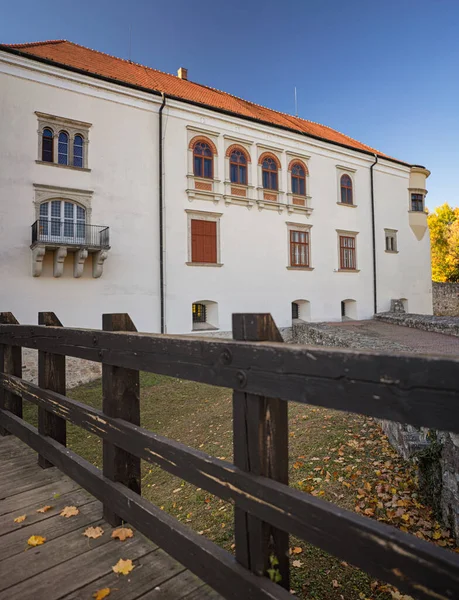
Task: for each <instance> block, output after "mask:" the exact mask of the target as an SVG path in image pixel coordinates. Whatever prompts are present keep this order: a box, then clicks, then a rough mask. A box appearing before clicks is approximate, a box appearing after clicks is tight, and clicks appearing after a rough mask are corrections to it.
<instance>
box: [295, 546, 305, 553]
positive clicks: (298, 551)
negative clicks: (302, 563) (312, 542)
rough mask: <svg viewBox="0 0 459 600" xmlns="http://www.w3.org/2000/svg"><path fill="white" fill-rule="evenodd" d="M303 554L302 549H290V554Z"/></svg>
mask: <svg viewBox="0 0 459 600" xmlns="http://www.w3.org/2000/svg"><path fill="white" fill-rule="evenodd" d="M302 552H303V548H300V547H299V546H297V547H296V548H292V554H301V553H302Z"/></svg>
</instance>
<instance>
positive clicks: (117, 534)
mask: <svg viewBox="0 0 459 600" xmlns="http://www.w3.org/2000/svg"><path fill="white" fill-rule="evenodd" d="M133 535H134V533H133V531H132V529H129V528H128V527H120V528H119V529H115V531H112V538H118V539H119V540H121V541H122V542H124V540H125V539H126V538H131V537H132V536H133Z"/></svg>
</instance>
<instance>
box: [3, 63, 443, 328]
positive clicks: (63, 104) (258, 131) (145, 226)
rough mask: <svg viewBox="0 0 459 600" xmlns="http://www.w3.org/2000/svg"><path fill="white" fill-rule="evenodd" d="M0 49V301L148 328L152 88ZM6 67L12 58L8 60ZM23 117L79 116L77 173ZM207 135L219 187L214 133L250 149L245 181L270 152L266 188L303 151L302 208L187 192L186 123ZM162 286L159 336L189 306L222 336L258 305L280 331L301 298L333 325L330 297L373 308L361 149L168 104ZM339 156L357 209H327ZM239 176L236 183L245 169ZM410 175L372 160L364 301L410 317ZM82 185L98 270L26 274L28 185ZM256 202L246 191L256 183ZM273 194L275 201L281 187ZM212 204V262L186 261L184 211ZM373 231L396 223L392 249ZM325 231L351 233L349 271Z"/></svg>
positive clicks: (154, 192)
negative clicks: (395, 304)
mask: <svg viewBox="0 0 459 600" xmlns="http://www.w3.org/2000/svg"><path fill="white" fill-rule="evenodd" d="M2 56H4V54H3V55H2V54H1V53H0V109H1V110H0V127H1V131H2V144H1V145H0V166H1V169H0V282H1V286H0V310H11V311H12V312H13V313H14V314H15V315H16V317H17V318H18V319H19V320H20V322H23V323H24V322H30V323H34V322H36V319H37V312H38V311H40V310H52V311H54V312H56V314H57V315H58V316H59V318H60V319H61V320H62V322H63V323H64V324H65V325H69V326H70V325H72V326H82V327H100V324H101V314H102V313H104V312H105V313H107V312H128V313H129V314H130V315H131V317H132V319H133V321H134V322H135V324H136V325H137V327H138V329H139V330H143V331H159V267H158V263H159V244H158V218H157V215H158V174H157V163H158V146H157V141H158V130H157V127H158V108H159V99H158V97H156V96H153V95H147V94H143V93H141V92H137V91H134V90H127V89H126V88H121V87H119V86H115V85H111V84H107V83H104V82H98V81H95V80H94V79H91V78H88V77H85V76H80V75H75V74H69V73H67V72H64V71H62V70H60V71H59V70H58V69H54V68H53V67H45V66H42V65H38V63H33V61H27V60H26V59H17V58H12V57H11V56H10V55H8V56H7V57H6V58H5V62H2V59H1V57H2ZM13 63H14V64H13ZM35 111H41V112H45V113H50V114H55V115H57V116H62V117H67V118H70V119H78V120H82V121H87V122H90V123H92V127H91V129H90V134H89V139H90V142H89V165H88V166H89V167H90V168H91V172H90V173H85V172H79V171H74V170H71V169H60V168H57V167H52V166H48V165H38V164H36V163H35V160H36V158H37V118H36V115H35V114H34V112H35ZM190 125H192V126H195V127H200V128H202V129H206V130H212V131H214V132H215V133H216V142H217V146H218V151H219V156H218V159H217V160H218V165H217V167H218V168H217V173H218V176H219V177H220V179H221V180H222V181H221V182H220V183H218V184H217V190H218V191H219V192H220V193H223V192H224V185H223V180H224V177H225V173H227V172H228V170H227V169H225V158H224V154H225V146H224V137H223V136H224V135H231V136H234V137H238V138H241V139H244V140H247V141H249V142H252V145H251V146H250V148H251V154H252V163H251V177H252V183H253V185H255V186H258V185H259V184H260V182H259V180H258V177H259V169H258V167H257V157H258V149H257V144H265V145H271V146H275V147H278V148H280V149H281V152H280V157H281V162H282V167H283V168H282V172H281V176H280V186H279V187H280V189H281V190H283V191H284V192H286V191H287V189H288V186H287V180H286V177H287V171H286V169H287V164H288V162H289V158H288V157H287V155H286V152H287V151H289V152H297V153H300V154H305V155H307V156H310V158H309V161H308V167H309V172H310V175H309V178H308V194H310V195H311V197H312V198H311V206H312V208H313V209H314V210H313V213H312V215H311V216H309V217H307V216H306V215H305V214H299V213H296V214H295V213H294V214H288V213H287V212H286V211H284V212H282V213H281V214H279V213H278V212H277V211H275V210H267V209H264V210H261V211H260V210H259V209H258V207H257V206H256V205H255V206H254V207H253V208H251V210H248V209H247V208H246V207H244V206H238V205H229V206H225V203H224V201H223V200H220V201H219V202H218V203H214V202H211V201H208V200H202V199H199V200H197V199H195V200H193V201H192V202H190V200H189V198H188V195H187V193H186V188H187V187H188V182H187V171H188V154H187V153H188V149H187V146H188V143H187V142H188V137H189V135H188V134H189V132H188V130H187V126H190ZM163 139H164V145H165V150H164V152H165V172H164V180H165V205H166V207H165V244H166V251H165V267H166V269H165V283H166V324H167V332H168V333H189V332H190V331H191V329H192V322H191V304H192V302H196V301H199V300H208V301H215V302H218V315H219V328H220V330H221V331H230V330H231V314H232V313H234V312H270V313H272V315H273V317H274V319H275V320H276V323H277V325H278V326H279V327H289V326H290V325H291V302H292V301H294V300H308V301H309V302H310V318H311V320H313V321H324V320H339V319H341V301H342V300H347V299H352V300H355V301H356V303H357V317H358V318H359V319H364V318H371V316H372V315H373V267H372V250H371V248H372V237H371V206H370V169H369V168H370V165H371V163H372V162H373V157H372V156H366V155H363V154H361V153H358V152H356V151H353V150H347V149H344V148H340V147H337V146H333V145H331V144H326V143H324V142H321V141H315V140H312V139H308V138H306V137H304V136H300V135H298V134H294V133H290V132H286V131H282V130H278V129H275V128H270V127H268V126H264V125H261V124H257V123H250V122H248V121H244V120H242V119H238V118H235V117H228V116H225V115H219V114H217V113H213V112H211V111H208V110H205V109H202V108H199V107H193V106H189V105H185V104H183V103H180V104H179V103H177V102H174V101H171V100H168V103H167V105H166V108H165V110H164V132H163ZM337 165H339V166H341V167H346V166H347V167H349V168H351V169H353V170H355V172H353V173H352V176H353V180H354V197H355V203H356V205H357V207H356V208H348V207H345V206H339V205H338V204H337V201H338V173H337ZM249 179H250V178H249ZM408 181H409V168H408V167H403V166H398V165H394V164H392V163H390V162H388V161H380V164H379V165H378V166H377V167H376V168H375V201H376V240H377V264H378V298H379V302H378V310H379V311H383V310H387V309H388V308H389V302H390V299H391V298H407V300H408V305H409V310H410V311H411V312H421V313H429V312H431V310H432V305H431V290H430V288H431V283H430V279H431V278H430V255H429V239H428V232H427V233H426V235H425V236H424V238H423V239H422V240H421V241H420V242H418V240H417V239H416V237H415V236H414V234H413V232H412V231H411V229H410V228H409V223H408V208H409V202H408V189H407V188H408V185H409V184H408ZM34 183H39V184H45V185H54V186H62V187H68V188H79V189H85V190H92V191H93V192H94V193H93V197H92V220H91V222H92V223H93V224H97V225H107V226H109V227H110V238H111V250H110V252H109V256H108V259H107V261H106V262H105V265H104V272H103V275H102V277H101V278H100V279H93V278H92V276H91V268H90V267H91V264H90V260H89V259H88V261H87V263H86V265H85V272H84V275H83V277H82V278H81V279H74V278H73V274H72V266H73V265H72V255H69V256H68V258H67V259H66V261H67V262H66V265H65V271H64V276H63V277H61V278H60V279H55V278H53V276H52V264H51V255H50V256H49V257H47V259H46V260H45V264H44V268H43V274H42V276H41V277H39V278H33V277H32V274H31V251H30V249H29V245H30V225H31V224H32V222H33V221H34V220H35V218H36V217H35V210H34V204H33V200H34V189H33V184H34ZM253 196H254V198H256V197H258V192H257V190H254V194H253ZM280 201H281V202H286V201H287V197H286V195H284V196H283V197H281V198H280ZM187 209H188V210H190V209H191V210H201V211H209V212H218V213H222V217H221V222H220V236H221V262H222V263H223V266H222V267H219V268H215V267H195V266H187V265H186V264H185V263H186V262H187V260H188V255H187V253H188V232H187V213H186V212H185V211H186V210H187ZM287 222H294V223H300V224H309V225H311V226H312V227H311V230H310V236H311V266H312V267H313V268H314V270H313V271H293V270H288V269H287V266H288V251H289V247H288V233H287V225H286V223H287ZM384 228H392V229H397V230H398V246H399V254H396V255H395V254H386V253H385V252H384ZM337 229H341V230H348V231H355V232H358V236H357V266H358V269H359V272H357V273H342V272H341V273H340V272H337V269H338V234H337V232H336V230H337Z"/></svg>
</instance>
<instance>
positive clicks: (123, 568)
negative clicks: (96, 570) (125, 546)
mask: <svg viewBox="0 0 459 600" xmlns="http://www.w3.org/2000/svg"><path fill="white" fill-rule="evenodd" d="M133 568H134V565H133V564H132V560H131V559H127V560H123V559H122V558H120V559H119V561H118V562H117V563H116V565H115V566H113V567H112V570H113V571H114V572H115V573H118V575H129V573H130V572H131V571H132V569H133Z"/></svg>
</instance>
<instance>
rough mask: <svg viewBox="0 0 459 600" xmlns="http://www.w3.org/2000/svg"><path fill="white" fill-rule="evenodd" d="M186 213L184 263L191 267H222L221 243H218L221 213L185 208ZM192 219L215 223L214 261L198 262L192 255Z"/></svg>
mask: <svg viewBox="0 0 459 600" xmlns="http://www.w3.org/2000/svg"><path fill="white" fill-rule="evenodd" d="M185 212H186V213H187V232H188V256H187V262H186V264H187V265H188V266H191V267H196V266H197V267H222V266H223V264H222V262H221V244H220V218H221V217H222V214H223V213H215V212H207V211H203V210H185ZM192 221H207V222H211V223H215V238H216V241H215V244H216V249H215V258H216V261H215V262H198V261H196V260H194V259H195V258H196V257H194V256H193V236H192Z"/></svg>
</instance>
